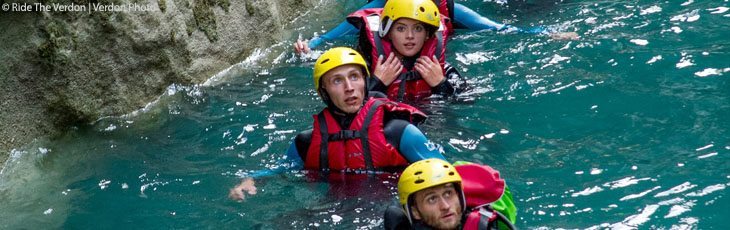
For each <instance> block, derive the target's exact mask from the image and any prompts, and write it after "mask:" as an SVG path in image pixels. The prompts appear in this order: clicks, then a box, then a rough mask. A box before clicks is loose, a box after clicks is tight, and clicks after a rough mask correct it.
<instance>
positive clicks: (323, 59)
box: [314, 47, 370, 93]
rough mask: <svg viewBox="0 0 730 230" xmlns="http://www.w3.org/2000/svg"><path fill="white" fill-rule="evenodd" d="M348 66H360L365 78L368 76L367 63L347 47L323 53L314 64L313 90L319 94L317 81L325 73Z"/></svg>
mask: <svg viewBox="0 0 730 230" xmlns="http://www.w3.org/2000/svg"><path fill="white" fill-rule="evenodd" d="M348 64H355V65H360V66H362V68H363V69H365V70H364V71H365V77H368V76H370V71H368V66H367V63H365V59H363V57H362V55H360V53H358V52H357V51H355V50H353V49H350V48H347V47H335V48H332V49H330V50H327V52H324V53H323V54H322V56H319V58H318V59H317V62H315V63H314V89H315V90H317V92H318V93H319V80H320V79H321V78H322V76H323V75H324V74H325V73H327V71H330V70H332V69H334V68H337V67H339V66H342V65H348Z"/></svg>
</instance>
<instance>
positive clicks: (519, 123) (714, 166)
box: [0, 1, 730, 229]
mask: <svg viewBox="0 0 730 230" xmlns="http://www.w3.org/2000/svg"><path fill="white" fill-rule="evenodd" d="M333 2H334V1H324V3H323V5H326V4H327V3H333ZM462 2H464V4H465V5H467V6H470V7H472V8H474V9H476V10H477V11H479V12H481V13H483V14H487V15H490V16H491V17H492V18H495V19H504V20H507V21H509V22H510V23H512V24H515V25H518V26H524V25H549V26H551V27H555V28H559V29H562V30H566V31H577V32H578V33H579V34H581V36H582V38H581V39H580V40H578V41H555V40H551V39H549V38H548V37H545V36H534V35H525V34H500V33H495V32H490V31H480V32H466V31H460V32H459V33H458V34H457V35H456V36H455V37H454V38H453V39H452V40H451V43H449V57H448V60H449V61H450V62H451V63H453V64H455V65H456V66H457V67H458V68H459V69H462V72H463V73H464V74H465V75H466V76H468V78H469V80H470V82H471V84H473V85H474V86H475V87H476V89H475V90H474V91H473V92H471V94H472V95H471V96H473V97H474V100H473V101H472V102H468V103H459V104H432V105H428V106H426V107H425V110H427V111H428V113H430V115H431V117H430V119H429V121H428V122H427V123H426V124H425V125H424V126H423V127H422V129H423V130H424V131H425V132H426V133H427V135H428V136H429V138H430V139H432V140H433V141H434V142H436V143H439V144H441V145H442V146H443V147H444V151H445V154H446V156H447V158H449V159H450V160H469V161H475V162H480V163H486V164H489V165H491V166H492V167H494V168H496V169H498V170H500V171H501V173H502V176H503V177H505V178H506V179H507V183H508V185H509V186H510V187H511V189H512V191H513V193H514V195H515V199H516V201H517V205H518V207H519V214H518V219H519V220H518V223H517V226H518V227H520V228H525V229H538V228H539V229H555V228H569V229H576V228H577V229H586V228H588V229H604V228H613V229H634V228H639V229H726V228H727V227H728V226H730V221H728V220H727V217H728V216H730V211H728V210H730V200H728V197H727V187H728V186H730V174H729V172H730V163H729V162H730V161H729V160H730V157H729V156H730V130H729V129H730V120H729V119H728V118H729V117H730V79H728V76H730V64H729V63H730V57H729V55H728V54H729V53H730V52H729V51H730V39H728V38H730V30H728V29H727V28H730V27H728V26H729V25H730V23H729V22H728V20H730V11H728V10H727V7H728V5H729V4H728V2H727V1H695V2H693V1H687V2H682V1H677V2H659V3H656V2H651V1H641V2H638V3H637V2H635V1H582V2H561V3H557V4H553V3H549V4H548V3H539V4H538V3H522V4H516V3H510V4H504V5H500V4H497V3H494V2H483V1H462ZM536 4H537V5H536ZM321 7H324V6H321ZM356 7H357V4H354V3H348V4H347V5H344V6H337V7H332V9H331V10H328V11H312V12H309V13H307V14H305V15H304V16H303V17H302V18H300V19H299V20H298V21H295V22H293V23H292V24H291V25H289V26H290V27H292V31H294V33H295V34H296V33H302V34H303V36H305V37H307V36H309V35H311V34H312V33H313V32H318V31H320V30H321V29H322V28H329V27H331V26H333V25H334V24H335V23H337V22H338V21H339V20H340V18H339V15H341V14H344V12H347V11H351V10H354V9H355V8H356ZM328 8H329V7H328ZM320 9H321V8H320ZM314 18H319V19H318V20H313V19H314ZM310 19H311V21H313V23H312V24H305V22H307V21H308V20H310ZM294 37H296V36H294ZM341 44H345V43H341ZM288 48H289V47H288V43H287V44H279V45H277V46H274V47H271V48H267V49H263V50H260V51H261V52H260V53H258V55H255V56H254V57H252V58H250V59H249V60H247V61H245V62H244V63H242V64H240V65H238V66H234V68H232V69H231V70H230V71H228V72H226V73H222V74H220V76H218V77H216V78H214V79H213V80H211V81H210V82H209V83H207V84H206V85H204V86H171V87H170V88H169V90H168V92H167V93H165V94H164V95H162V96H161V97H160V99H159V100H158V101H156V102H155V103H153V104H151V105H149V106H148V107H147V108H146V109H144V110H140V111H137V112H135V113H133V114H130V115H128V116H124V117H116V118H104V119H101V120H99V121H97V122H95V123H93V124H90V125H85V126H80V127H76V128H74V129H73V130H71V131H70V132H68V133H67V134H66V135H64V136H63V137H61V138H60V139H59V140H54V141H42V140H39V141H37V142H35V143H32V144H29V145H28V146H25V147H24V148H21V149H17V150H15V151H13V153H12V155H13V157H12V158H11V160H10V161H9V162H8V163H7V164H6V167H5V168H4V170H3V171H2V173H1V174H0V206H1V207H0V228H2V229H17V228H28V229H37V228H44V229H48V228H70V229H89V228H92V229H96V228H130V227H131V228H152V229H160V228H165V229H166V228H241V229H259V228H263V229H290V228H294V229H308V228H324V229H330V228H337V229H354V228H365V229H367V228H380V226H381V225H382V218H381V216H382V211H383V210H384V208H385V207H386V206H387V205H389V204H392V203H394V202H396V201H395V195H394V188H393V187H394V184H395V179H394V176H393V175H387V174H385V175H381V176H379V177H376V178H348V179H347V180H340V181H337V182H332V183H328V182H326V181H322V180H317V179H314V178H313V177H311V176H310V175H307V174H305V173H303V172H291V173H286V174H281V175H276V176H271V177H266V178H261V179H259V180H258V181H257V186H258V187H259V189H260V190H259V192H258V194H257V195H255V196H252V197H249V198H248V199H247V200H245V201H244V202H241V203H238V202H234V201H230V200H228V199H227V197H226V195H227V192H228V191H227V190H228V188H230V187H231V186H233V185H234V184H236V183H237V181H238V180H239V179H238V176H237V174H239V173H240V172H246V171H251V170H258V169H263V168H266V167H270V166H272V164H274V163H275V162H276V161H277V160H278V159H280V158H281V156H282V154H283V152H284V151H285V150H286V148H287V147H288V146H289V142H290V140H291V139H292V138H293V137H294V136H295V135H296V133H298V132H299V131H302V130H305V129H308V128H309V127H310V126H311V115H312V114H314V113H316V112H318V110H319V109H320V108H321V107H322V103H321V102H319V101H318V97H317V96H316V93H315V92H314V90H312V89H311V80H310V76H309V75H310V73H311V67H312V60H311V57H310V58H303V59H301V58H299V57H295V56H294V55H292V54H291V52H290V51H289V50H288ZM350 177H352V176H350Z"/></svg>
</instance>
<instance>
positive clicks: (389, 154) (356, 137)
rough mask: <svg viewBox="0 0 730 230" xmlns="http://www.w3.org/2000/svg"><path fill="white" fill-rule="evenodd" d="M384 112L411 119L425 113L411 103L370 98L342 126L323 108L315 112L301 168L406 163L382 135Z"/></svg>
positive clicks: (416, 119) (420, 118) (338, 168)
mask: <svg viewBox="0 0 730 230" xmlns="http://www.w3.org/2000/svg"><path fill="white" fill-rule="evenodd" d="M385 113H389V114H390V113H395V116H396V117H398V118H402V119H408V120H409V121H410V122H411V123H415V122H420V121H423V120H424V119H425V118H426V115H425V114H424V113H422V112H421V111H419V110H418V109H416V108H415V107H413V106H410V105H406V104H402V103H397V102H392V101H388V100H387V99H384V98H370V99H369V100H368V101H367V102H366V103H365V105H364V106H363V107H362V108H361V109H360V111H358V113H357V115H356V116H355V119H354V120H353V121H352V123H351V124H350V127H347V129H342V128H341V127H340V125H339V124H338V123H337V121H336V120H335V119H334V118H333V117H332V114H331V112H330V111H329V109H327V108H325V109H324V110H322V112H320V113H319V114H317V115H315V116H314V130H313V131H312V142H311V144H310V146H309V149H308V150H307V155H306V159H305V161H304V168H306V169H320V170H324V171H329V170H335V171H351V170H365V169H367V170H370V171H373V170H376V169H378V168H386V167H401V166H406V165H408V161H406V159H405V158H403V156H401V154H400V152H399V151H398V149H397V148H396V147H395V146H392V145H391V144H389V143H388V142H387V141H386V139H385V133H384V132H383V128H384V126H385V124H384V122H383V118H384V114H385Z"/></svg>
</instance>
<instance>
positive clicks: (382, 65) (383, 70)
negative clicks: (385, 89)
mask: <svg viewBox="0 0 730 230" xmlns="http://www.w3.org/2000/svg"><path fill="white" fill-rule="evenodd" d="M401 71H403V64H401V63H400V60H399V59H398V58H397V57H396V56H395V54H394V53H392V52H391V53H390V55H388V59H385V60H383V55H380V56H379V57H378V65H376V66H375V71H373V74H374V75H375V76H376V77H378V79H380V81H382V82H383V84H384V85H385V86H389V85H390V83H393V81H395V79H396V78H397V77H398V75H400V73H401Z"/></svg>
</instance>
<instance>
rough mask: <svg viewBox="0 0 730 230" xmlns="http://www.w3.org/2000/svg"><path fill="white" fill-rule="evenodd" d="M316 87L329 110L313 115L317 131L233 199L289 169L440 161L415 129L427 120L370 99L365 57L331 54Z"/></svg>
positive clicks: (344, 51) (321, 63) (318, 66)
mask: <svg viewBox="0 0 730 230" xmlns="http://www.w3.org/2000/svg"><path fill="white" fill-rule="evenodd" d="M313 77H314V78H313V79H314V87H315V89H316V90H317V93H318V94H319V96H320V97H321V98H322V100H323V101H324V103H325V104H326V105H327V107H326V108H324V109H323V110H322V111H321V112H320V113H319V114H317V115H314V124H313V130H307V131H304V132H302V133H300V134H299V135H297V137H296V138H295V140H294V141H293V142H292V144H291V146H290V147H289V150H288V151H287V157H286V158H285V159H286V160H287V161H288V162H286V163H283V164H281V165H280V166H279V167H275V168H274V169H271V170H263V171H258V172H255V173H252V174H249V175H248V177H247V178H246V179H244V180H243V181H242V183H241V184H239V185H238V186H236V187H235V188H233V189H231V191H230V194H229V196H230V197H231V198H232V199H238V200H240V199H243V197H244V196H245V193H248V194H255V191H256V187H255V186H254V182H253V179H252V178H254V177H259V176H263V175H269V174H273V173H276V172H280V171H284V170H290V169H301V168H304V169H312V170H322V171H325V172H372V171H380V170H386V169H390V168H397V167H405V166H406V165H408V163H409V162H415V161H418V160H421V159H427V158H441V159H443V156H442V155H441V153H440V148H439V146H437V145H435V144H433V143H431V142H430V141H428V140H427V139H426V137H425V136H424V135H423V133H422V132H421V131H420V130H419V129H418V128H416V127H415V126H414V125H413V123H420V122H422V121H423V120H424V119H425V117H426V115H425V114H423V113H422V112H420V111H418V109H416V108H414V107H412V106H409V105H406V104H402V103H397V102H392V101H389V100H387V99H385V98H374V97H369V95H368V91H367V78H368V77H370V73H369V71H368V69H367V65H366V63H365V60H364V59H363V58H362V56H361V55H360V54H359V53H358V52H357V51H355V50H353V49H350V48H344V47H338V48H333V49H330V50H328V51H327V52H325V53H324V54H322V56H320V57H319V59H317V62H316V63H315V65H314V73H313Z"/></svg>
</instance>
